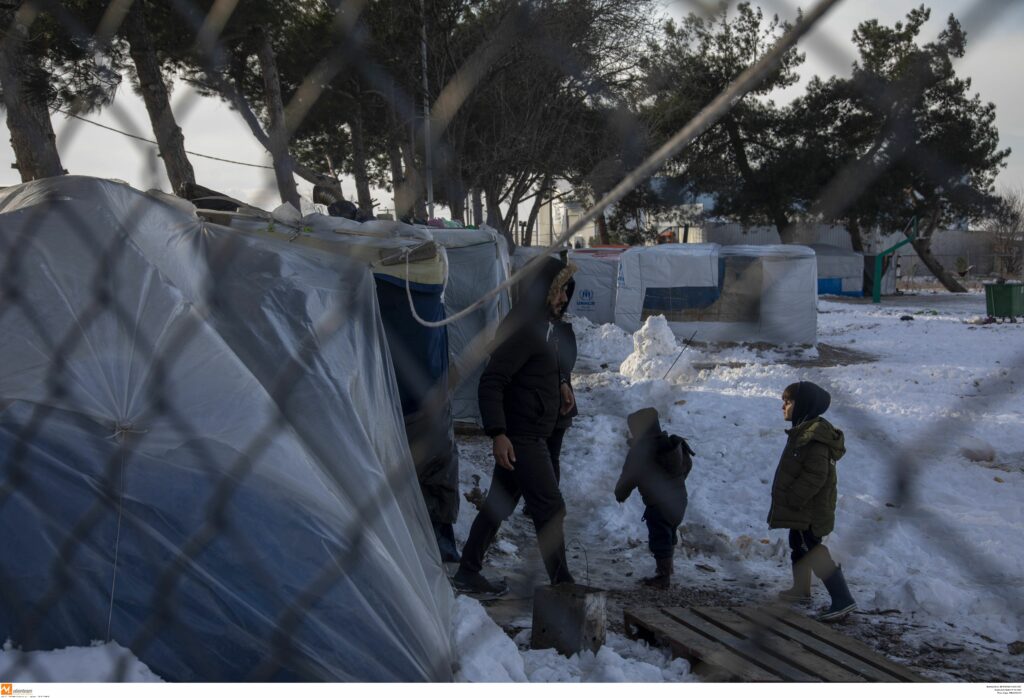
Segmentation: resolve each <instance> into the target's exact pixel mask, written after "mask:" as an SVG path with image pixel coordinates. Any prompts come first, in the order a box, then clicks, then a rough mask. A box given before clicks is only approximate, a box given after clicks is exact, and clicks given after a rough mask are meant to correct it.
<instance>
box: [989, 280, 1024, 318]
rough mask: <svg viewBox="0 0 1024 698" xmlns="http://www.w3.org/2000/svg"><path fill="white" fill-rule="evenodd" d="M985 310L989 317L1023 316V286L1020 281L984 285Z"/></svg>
mask: <svg viewBox="0 0 1024 698" xmlns="http://www.w3.org/2000/svg"><path fill="white" fill-rule="evenodd" d="M985 309H986V310H987V311H988V314H989V317H1008V318H1012V317H1017V316H1018V315H1024V284H1021V282H1020V281H1007V282H1005V283H1001V284H1000V283H988V284H985Z"/></svg>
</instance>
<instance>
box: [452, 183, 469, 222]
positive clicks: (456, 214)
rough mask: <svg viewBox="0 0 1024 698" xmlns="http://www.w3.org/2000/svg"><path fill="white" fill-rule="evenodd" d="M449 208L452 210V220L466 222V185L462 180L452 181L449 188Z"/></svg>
mask: <svg viewBox="0 0 1024 698" xmlns="http://www.w3.org/2000/svg"><path fill="white" fill-rule="evenodd" d="M448 208H449V209H450V210H451V212H452V220H454V221H462V223H463V225H465V223H466V219H465V217H464V216H465V215H466V187H464V186H463V185H462V182H461V180H460V181H452V183H451V185H450V188H449V190H448Z"/></svg>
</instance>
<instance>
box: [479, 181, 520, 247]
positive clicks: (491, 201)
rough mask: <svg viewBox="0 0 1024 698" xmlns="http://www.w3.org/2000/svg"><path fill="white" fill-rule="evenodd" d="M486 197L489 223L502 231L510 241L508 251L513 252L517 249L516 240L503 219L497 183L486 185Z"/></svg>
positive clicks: (507, 240)
mask: <svg viewBox="0 0 1024 698" xmlns="http://www.w3.org/2000/svg"><path fill="white" fill-rule="evenodd" d="M484 198H485V199H486V200H487V225H489V226H491V227H492V228H494V229H496V230H497V231H498V232H499V233H501V235H502V237H504V238H505V241H506V242H508V251H509V254H511V253H512V252H513V251H514V250H515V249H516V241H515V240H513V239H512V236H511V235H510V234H509V232H508V229H506V228H505V224H504V221H503V220H502V216H501V206H500V205H499V204H498V186H497V185H495V184H487V185H484Z"/></svg>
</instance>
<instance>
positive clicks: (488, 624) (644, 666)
mask: <svg viewBox="0 0 1024 698" xmlns="http://www.w3.org/2000/svg"><path fill="white" fill-rule="evenodd" d="M529 636H530V633H529V631H528V630H527V631H524V632H523V633H521V634H520V636H519V637H517V638H516V640H517V641H519V642H520V643H521V644H522V645H523V646H529V642H530V637H529ZM452 638H453V645H454V646H455V650H456V656H457V657H458V658H459V659H458V661H459V667H458V671H457V672H456V675H455V680H456V681H470V682H507V681H530V682H561V683H578V682H595V681H596V682H603V683H609V682H630V683H649V682H660V681H692V680H694V679H693V677H692V675H691V674H690V665H689V663H688V662H686V661H685V660H682V659H672V658H671V657H670V656H669V655H668V653H667V652H665V651H664V650H660V649H655V648H651V647H648V646H647V645H645V644H643V643H639V642H633V641H632V640H628V639H626V638H624V637H621V636H619V635H616V634H614V633H612V634H609V636H608V640H607V643H606V644H605V646H604V647H602V648H601V649H600V650H599V651H598V652H597V654H594V653H593V652H581V653H580V654H577V655H574V656H572V657H563V656H561V655H560V654H558V653H557V652H556V651H555V650H553V649H549V650H530V649H524V650H523V651H522V652H520V650H519V648H518V646H517V644H516V642H515V641H513V640H512V639H511V638H509V637H508V635H506V634H505V633H504V632H503V631H502V629H501V628H499V627H498V626H497V624H495V623H494V621H492V620H491V618H490V616H488V615H487V611H486V610H484V608H483V606H481V605H480V602H479V601H476V600H475V599H472V598H470V597H468V596H459V597H458V598H457V599H456V603H455V614H454V616H453V620H452Z"/></svg>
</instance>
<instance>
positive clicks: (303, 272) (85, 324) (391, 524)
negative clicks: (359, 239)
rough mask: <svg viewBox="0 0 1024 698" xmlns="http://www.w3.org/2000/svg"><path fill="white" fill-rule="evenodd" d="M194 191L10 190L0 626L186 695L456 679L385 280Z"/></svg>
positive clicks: (110, 186)
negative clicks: (87, 652) (237, 688)
mask: <svg viewBox="0 0 1024 698" xmlns="http://www.w3.org/2000/svg"><path fill="white" fill-rule="evenodd" d="M169 200H170V199H169V197H155V196H150V195H145V194H142V193H140V192H138V191H136V190H134V189H132V188H130V187H128V186H126V185H123V184H118V183H114V182H109V181H104V180H96V179H90V178H84V177H59V178H53V179H49V180H41V181H37V182H32V183H29V184H26V185H22V186H18V187H14V188H11V189H7V190H5V191H3V192H0V244H2V245H3V248H4V254H5V257H6V258H7V266H6V271H5V279H4V281H5V284H7V288H8V289H17V295H16V296H12V295H10V294H9V293H7V294H5V295H6V298H5V303H4V308H3V310H4V312H3V313H2V314H0V407H2V410H3V411H2V412H0V462H2V463H3V464H4V465H3V466H2V467H3V470H2V471H0V478H2V481H0V487H2V488H4V489H5V490H7V491H8V492H9V495H8V496H7V497H5V498H4V500H3V501H2V502H0V528H2V530H3V531H4V535H3V536H2V538H0V636H3V637H4V638H10V639H11V641H13V642H14V643H15V644H16V645H19V646H20V647H21V648H22V649H24V650H37V649H53V648H58V647H65V646H69V645H88V644H89V643H91V642H93V641H95V640H116V641H117V642H118V643H120V644H121V645H123V646H125V647H127V648H129V649H131V650H132V651H133V652H134V653H135V654H136V656H138V657H139V658H140V659H141V660H142V661H143V662H145V663H146V664H147V665H148V666H149V667H150V668H151V669H153V671H154V672H156V673H157V674H158V675H160V676H162V677H163V678H165V679H170V680H180V681H240V680H246V679H253V678H263V679H268V678H269V679H288V680H293V679H309V680H323V681H354V680H357V681H416V680H426V681H438V680H447V679H450V678H451V647H450V641H449V623H450V613H451V602H452V598H451V589H450V586H449V584H448V581H447V579H446V577H445V574H444V571H443V569H442V568H441V565H440V563H439V562H438V561H437V559H436V547H435V545H434V541H433V536H432V535H431V527H430V522H429V520H428V518H427V513H426V510H425V508H424V506H423V502H422V499H421V497H420V493H419V491H418V487H417V483H416V473H415V471H414V469H413V465H412V462H411V457H410V455H409V450H408V445H407V444H406V442H405V438H404V432H403V427H402V417H401V414H400V412H399V409H398V404H399V398H398V391H397V387H396V383H395V377H394V373H393V371H392V369H391V366H390V362H389V361H385V360H382V357H386V356H387V347H386V342H385V338H384V330H383V327H382V325H381V320H380V316H379V313H378V309H377V303H376V294H375V289H374V282H373V278H372V276H371V274H370V271H369V269H368V267H367V265H366V264H365V263H362V262H358V261H354V260H352V259H350V258H346V257H342V256H338V255H325V254H324V253H323V252H321V251H314V250H310V249H306V248H303V247H301V246H296V245H292V244H289V243H287V242H280V241H276V240H270V239H266V238H263V237H258V236H254V235H250V234H245V233H241V232H239V231H238V230H236V229H231V228H226V227H223V226H220V225H214V224H209V223H204V222H202V221H200V220H199V219H198V218H197V217H196V216H195V214H194V212H189V209H188V204H187V203H186V202H181V201H177V204H176V205H172V204H170V203H168V201H169ZM171 201H174V200H171ZM181 204H184V205H181ZM58 556H60V557H61V560H57V559H56V558H57V557H58ZM62 570H63V571H65V572H67V574H66V575H65V574H61V573H60V572H61V571H62Z"/></svg>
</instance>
